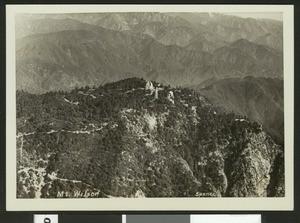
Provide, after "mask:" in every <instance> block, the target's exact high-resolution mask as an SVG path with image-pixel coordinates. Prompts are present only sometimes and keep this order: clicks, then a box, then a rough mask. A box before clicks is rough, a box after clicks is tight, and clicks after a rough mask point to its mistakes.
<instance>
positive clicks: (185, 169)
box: [7, 5, 294, 210]
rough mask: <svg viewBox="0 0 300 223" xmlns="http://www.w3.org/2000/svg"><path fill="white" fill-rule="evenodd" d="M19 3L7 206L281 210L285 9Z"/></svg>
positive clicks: (286, 97)
mask: <svg viewBox="0 0 300 223" xmlns="http://www.w3.org/2000/svg"><path fill="white" fill-rule="evenodd" d="M28 7H29V6H19V7H18V6H9V9H11V10H10V11H9V12H8V18H9V19H10V20H9V19H8V20H7V22H8V23H10V24H11V25H12V26H10V28H7V29H8V30H7V31H8V32H7V35H8V36H9V35H10V37H11V38H7V41H11V42H12V44H11V45H10V46H11V47H9V46H8V49H9V50H10V49H11V51H10V52H8V57H7V63H9V64H8V65H7V67H8V71H7V79H8V82H7V84H8V85H7V86H11V87H8V90H7V98H9V99H11V100H7V101H8V102H7V103H9V104H11V107H9V106H8V109H9V108H11V110H7V113H11V115H9V117H11V119H9V120H11V121H12V122H11V125H9V127H8V128H9V130H8V131H7V132H8V133H9V136H8V137H9V138H11V139H12V140H8V144H7V162H9V164H7V165H8V166H7V175H8V177H9V179H10V180H8V181H9V183H8V187H7V188H10V190H9V192H8V193H9V197H10V198H12V199H11V200H10V201H8V203H7V204H8V206H10V207H12V208H13V209H14V208H16V209H18V207H20V208H21V209H22V208H23V209H25V210H26V208H29V207H26V206H25V204H26V202H28V203H27V204H32V208H35V209H36V210H39V209H40V208H42V209H43V210H47V209H44V208H43V207H40V205H38V204H42V203H43V204H47V202H48V201H49V204H51V205H52V206H51V207H49V208H50V209H53V208H54V209H55V201H59V202H62V203H60V206H61V207H62V205H63V203H64V202H66V204H70V203H73V205H74V208H71V209H72V210H74V209H78V208H79V207H81V205H80V202H82V201H84V202H85V203H86V204H89V202H91V203H90V204H93V205H96V204H97V203H101V205H100V206H97V205H96V207H95V206H94V207H93V209H94V208H95V209H97V208H99V209H101V210H102V209H106V207H107V208H108V209H111V210H116V209H118V210H119V209H121V210H126V209H127V208H128V207H129V209H137V210H138V209H139V208H140V207H141V208H142V209H143V210H144V209H145V208H146V210H147V208H149V210H153V209H155V210H156V209H158V210H159V209H161V208H162V209H169V207H167V208H166V206H167V204H168V202H169V204H170V203H173V208H175V209H182V210H184V209H185V208H186V207H187V208H190V207H189V205H188V203H189V201H190V202H191V203H190V205H193V208H194V209H196V210H198V209H199V210H202V209H206V207H205V204H204V202H203V201H204V200H205V202H208V206H207V208H208V209H220V208H221V209H224V208H225V209H227V208H229V209H231V207H230V205H229V203H228V206H229V207H227V208H226V207H225V206H226V204H227V203H226V198H230V201H232V202H233V206H232V208H233V209H234V208H240V209H249V208H250V209H251V208H256V207H258V208H259V205H258V206H257V204H258V203H259V202H262V201H266V202H267V205H268V204H269V205H270V206H264V207H265V208H262V209H272V208H274V209H276V208H279V207H280V204H287V205H286V206H285V207H283V209H285V208H287V209H289V208H291V207H292V202H291V198H292V196H293V194H292V191H293V189H292V183H293V180H292V172H293V171H292V168H293V159H292V157H293V125H292V123H293V98H292V97H293V92H292V90H293V87H292V86H293V75H294V73H293V67H292V66H293V43H292V41H289V43H287V41H288V40H293V33H292V32H291V31H293V29H292V28H288V26H291V27H292V24H290V23H289V22H290V21H292V19H293V17H292V16H293V15H292V7H288V6H277V8H276V6H273V7H275V8H274V9H273V10H272V7H269V8H268V6H266V7H265V8H264V7H261V6H257V7H256V8H255V7H248V6H239V7H240V8H238V6H236V7H233V6H231V7H233V9H232V11H230V7H224V6H220V7H217V6H216V7H215V6H212V7H210V8H209V9H210V10H208V7H204V6H200V5H198V6H196V7H195V8H194V9H191V6H189V7H187V6H186V7H183V8H182V9H181V6H172V7H170V6H168V7H164V6H159V5H157V6H156V7H154V5H152V8H151V7H147V6H139V7H137V8H135V7H133V6H128V5H127V7H124V6H121V5H119V7H118V6H117V5H116V6H114V5H111V6H109V7H108V6H107V5H106V6H99V7H98V8H97V7H96V9H98V10H94V11H93V6H86V7H83V8H81V9H80V6H74V7H70V8H69V9H68V7H69V6H56V7H54V6H53V5H52V6H36V7H34V5H33V7H32V8H31V10H27V9H28ZM197 7H198V8H197ZM201 7H204V8H203V9H202V8H201ZM214 7H215V10H214ZM280 7H281V8H280ZM87 8H88V9H89V10H85V9H87ZM122 8H123V9H122ZM192 8H193V7H192ZM221 8H223V10H220V9H221ZM224 8H225V9H224ZM247 8H248V9H247ZM35 9H36V10H35ZM166 9H167V10H166ZM239 9H240V10H239ZM251 9H252V10H251ZM255 9H259V10H255ZM279 9H281V10H279ZM47 10H49V11H47ZM64 10H65V11H64ZM245 10H248V11H245ZM7 11H8V10H7ZM10 31H11V32H10ZM8 76H11V77H8ZM288 88H290V89H288ZM9 117H8V118H9ZM287 131H289V132H287ZM13 138H14V139H13ZM13 144H14V145H13ZM287 163H289V164H288V165H287ZM9 166H10V167H12V169H11V168H9ZM9 185H10V186H12V187H9ZM233 198H236V199H237V198H238V201H236V200H235V199H233ZM232 199H233V200H232ZM243 199H245V200H243ZM248 199H249V200H248ZM253 199H254V200H253ZM272 199H278V200H277V202H279V203H277V204H276V202H275V204H272V203H273V201H272ZM219 201H220V202H221V203H220V205H221V204H222V206H220V205H219V206H220V207H218V205H217V203H216V202H219ZM245 201H251V202H250V203H249V204H244V202H245ZM281 201H282V203H281ZM14 202H15V203H14ZM30 202H32V203H30ZM39 202H42V203H39ZM106 202H107V203H106ZM114 202H115V203H114ZM130 202H133V203H132V206H131V205H130V204H131V203H130ZM151 202H152V203H151ZM153 202H154V203H153ZM161 202H163V203H161ZM174 202H175V203H174ZM209 202H212V203H209ZM13 203H14V205H16V204H19V206H18V205H16V206H14V205H13ZM105 203H106V204H107V206H105ZM142 203H145V204H144V206H143V205H142ZM160 203H161V204H162V207H161V208H160V207H159V206H158V204H160ZM180 203H181V204H180ZM197 203H198V204H199V205H198V206H197ZM9 204H11V205H9ZM76 204H77V206H75V205H76ZM176 204H177V206H176ZM200 204H201V205H200ZM252 204H253V206H251V205H252ZM186 205H187V206H186ZM194 205H195V206H194ZM215 205H217V206H215ZM224 205H225V206H224ZM243 205H245V206H243ZM185 206H186V207H185ZM103 207H105V208H103ZM214 207H215V208H214ZM68 208H70V207H69V206H68V207H66V209H68ZM171 209H172V208H171ZM97 210H98V209H97Z"/></svg>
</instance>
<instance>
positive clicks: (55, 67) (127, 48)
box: [16, 17, 283, 93]
mask: <svg viewBox="0 0 300 223" xmlns="http://www.w3.org/2000/svg"><path fill="white" fill-rule="evenodd" d="M104 18H105V17H104ZM168 18H169V17H168ZM171 18H172V17H171ZM86 28H87V29H86V30H63V31H59V32H52V33H45V34H35V35H30V36H26V37H24V38H21V39H17V47H16V55H17V88H18V89H24V90H26V91H29V92H35V93H43V92H46V91H49V90H63V89H72V88H74V87H76V86H78V87H80V86H86V85H99V84H103V83H107V82H110V81H116V80H119V79H122V78H128V77H134V76H137V77H144V78H148V79H151V80H156V81H159V82H162V83H165V84H171V85H172V86H177V85H183V86H188V85H192V84H196V83H201V82H203V81H206V80H207V79H210V78H217V79H221V78H228V77H238V76H247V75H253V76H264V77H278V78H281V77H282V71H283V68H282V66H283V65H282V60H283V59H282V53H281V52H280V51H276V50H274V49H271V48H269V47H266V46H263V45H260V44H256V43H252V42H250V41H248V40H245V39H244V40H237V41H235V42H233V43H230V44H226V46H223V47H220V48H218V49H216V50H214V51H211V52H203V51H195V50H188V48H185V47H180V46H177V45H167V46H166V45H164V44H162V43H160V42H158V41H156V40H155V39H153V38H152V37H150V36H147V35H146V36H145V35H144V34H141V33H140V34H139V33H135V34H132V33H131V32H129V33H128V32H126V31H124V32H121V31H114V30H108V29H105V28H101V27H96V28H94V27H93V28H92V29H89V28H88V27H86Z"/></svg>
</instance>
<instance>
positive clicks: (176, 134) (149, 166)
mask: <svg viewBox="0 0 300 223" xmlns="http://www.w3.org/2000/svg"><path fill="white" fill-rule="evenodd" d="M156 89H157V90H156ZM156 91H157V92H156ZM17 149H18V150H17V151H18V192H17V196H18V197H23V198H25V197H26V198H33V197H36V198H46V197H51V198H53V197H216V196H239V197H243V196H246V197H256V196H261V197H265V196H284V175H283V172H284V171H283V160H284V157H283V148H282V147H281V146H279V145H277V144H276V143H274V141H273V139H272V138H271V137H270V136H269V135H268V134H267V133H266V132H265V131H264V130H263V129H262V127H261V125H259V124H258V123H255V122H251V121H249V120H247V119H244V118H242V117H239V116H236V115H234V114H232V113H226V112H225V111H223V110H222V109H221V108H219V107H214V106H212V105H211V103H210V102H209V101H208V100H207V99H206V98H205V97H203V96H202V95H201V94H199V93H197V92H195V91H193V90H188V89H186V88H181V87H179V88H170V87H168V86H163V85H159V84H158V83H156V82H153V87H152V86H151V85H150V84H149V83H148V84H146V81H144V80H143V79H138V78H131V79H126V80H122V81H118V82H115V83H110V84H106V85H104V86H100V87H97V88H94V87H85V88H79V89H75V90H73V91H71V92H69V93H68V92H62V91H61V92H49V93H46V94H41V95H34V94H29V93H25V92H21V91H18V92H17Z"/></svg>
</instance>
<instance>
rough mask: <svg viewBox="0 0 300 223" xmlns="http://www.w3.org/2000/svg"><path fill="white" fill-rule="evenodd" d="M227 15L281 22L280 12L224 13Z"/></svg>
mask: <svg viewBox="0 0 300 223" xmlns="http://www.w3.org/2000/svg"><path fill="white" fill-rule="evenodd" d="M225 14H228V15H235V16H240V17H243V18H248V17H250V18H255V19H274V20H279V21H282V13H281V12H242V13H241V12H232V13H225Z"/></svg>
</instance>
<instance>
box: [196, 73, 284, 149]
mask: <svg viewBox="0 0 300 223" xmlns="http://www.w3.org/2000/svg"><path fill="white" fill-rule="evenodd" d="M195 89H196V90H197V91H199V92H201V93H202V94H203V95H205V96H206V97H207V98H209V99H210V100H211V101H212V102H213V103H214V104H217V105H219V106H222V107H223V108H225V109H226V110H227V111H230V112H234V113H235V114H239V115H242V116H246V117H247V118H249V119H250V120H253V121H257V122H259V123H261V124H262V125H263V126H264V127H265V129H266V130H267V131H268V132H269V133H270V134H272V135H273V136H274V137H275V138H276V139H277V141H278V142H280V143H282V144H283V140H284V101H283V98H284V97H283V94H284V93H283V92H284V91H283V81H282V80H280V79H272V78H262V77H260V78H254V77H245V78H230V79H223V80H218V81H214V82H212V83H210V84H208V85H207V86H206V87H204V86H198V87H195Z"/></svg>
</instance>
